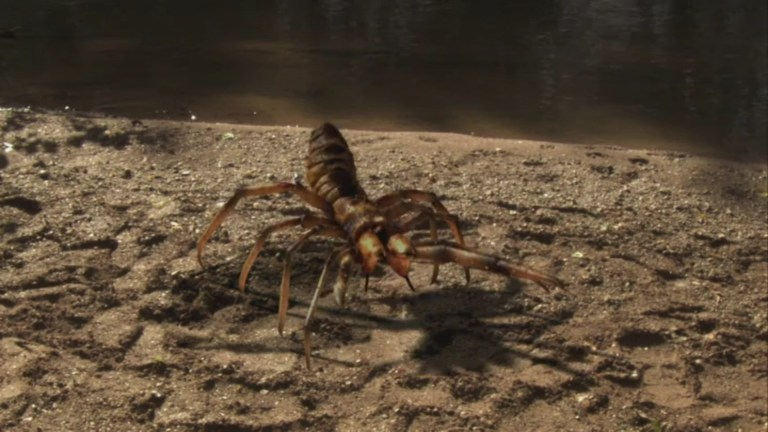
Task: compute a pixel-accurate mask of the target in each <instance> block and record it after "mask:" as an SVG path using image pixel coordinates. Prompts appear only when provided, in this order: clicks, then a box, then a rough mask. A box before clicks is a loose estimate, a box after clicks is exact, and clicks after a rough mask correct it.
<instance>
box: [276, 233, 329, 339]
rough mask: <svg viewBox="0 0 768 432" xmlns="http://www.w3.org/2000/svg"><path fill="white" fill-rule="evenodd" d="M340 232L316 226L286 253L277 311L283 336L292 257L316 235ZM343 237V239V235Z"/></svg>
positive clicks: (279, 330)
mask: <svg viewBox="0 0 768 432" xmlns="http://www.w3.org/2000/svg"><path fill="white" fill-rule="evenodd" d="M339 233H340V230H339V229H338V228H336V227H319V226H316V227H314V228H312V229H310V230H309V231H307V232H305V233H304V234H302V236H301V237H299V239H298V240H296V242H294V243H293V244H292V245H291V247H289V248H288V250H287V251H286V252H285V261H284V263H283V278H282V281H281V282H280V300H279V302H278V309H277V331H278V333H280V334H281V335H282V334H283V329H284V328H285V318H286V316H287V314H288V299H289V297H290V291H291V288H290V287H291V257H292V256H293V254H294V253H295V252H297V251H298V250H299V249H300V248H301V247H302V246H303V245H304V243H306V241H307V240H309V239H310V238H311V237H313V236H316V235H324V236H330V237H337V236H338V234H339ZM341 234H342V237H343V233H341Z"/></svg>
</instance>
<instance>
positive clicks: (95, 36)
mask: <svg viewBox="0 0 768 432" xmlns="http://www.w3.org/2000/svg"><path fill="white" fill-rule="evenodd" d="M2 30H12V35H13V36H15V38H14V39H2V40H0V104H2V105H32V106H37V107H44V108H53V109H63V108H64V107H70V109H77V110H83V111H97V112H104V113H108V114H117V115H126V116H134V117H162V118H173V119H176V118H191V116H192V115H194V116H195V117H196V118H197V119H199V120H205V121H224V122H241V123H253V124H277V125H288V124H291V125H296V124H298V125H302V126H313V125H316V124H317V123H318V122H320V121H323V120H332V121H334V122H336V123H338V125H339V126H341V127H343V128H360V129H363V128H364V129H376V130H433V131H452V132H461V133H474V134H476V135H483V136H493V137H507V138H528V139H543V140H554V141H563V142H579V143H607V144H615V145H622V146H631V147H663V148H669V149H679V150H684V151H693V152H697V153H705V154H721V155H726V156H733V157H739V158H744V157H750V156H751V157H755V156H756V155H757V156H761V155H764V154H765V152H766V117H767V115H766V100H767V99H768V97H767V94H768V91H767V90H766V3H765V2H764V1H747V0H739V1H732V2H690V1H672V0H668V1H654V2H651V1H647V0H635V1H629V0H611V1H608V0H603V1H589V0H571V1H556V0H549V1H519V2H509V1H486V2H473V1H468V0H467V1H458V0H446V1H423V0H422V1H403V0H387V1H383V0H378V1H366V2H353V1H340V0H335V1H333V0H325V1H321V0H318V1H309V0H293V1H275V0H272V1H230V2H216V3H211V2H204V1H189V0H188V1H178V0H166V1H161V0H154V1H149V0H134V1H117V0H114V1H105V0H101V1H100V0H91V1H78V0H71V1H60V0H56V1H54V0H27V1H24V2H20V1H8V0H0V31H2Z"/></svg>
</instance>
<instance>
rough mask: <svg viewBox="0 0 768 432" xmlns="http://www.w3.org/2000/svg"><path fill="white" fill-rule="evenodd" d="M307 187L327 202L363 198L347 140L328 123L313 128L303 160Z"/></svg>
mask: <svg viewBox="0 0 768 432" xmlns="http://www.w3.org/2000/svg"><path fill="white" fill-rule="evenodd" d="M305 165H306V170H307V173H306V176H307V182H308V183H309V187H310V188H311V189H312V190H313V191H314V192H315V193H316V194H318V195H320V196H321V197H322V198H323V199H324V200H325V201H326V202H328V203H330V204H333V203H335V202H336V200H338V199H339V198H342V197H355V198H361V199H365V198H366V195H365V192H364V191H363V188H362V187H360V184H359V183H358V181H357V170H356V169H355V161H354V159H353V158H352V153H351V152H350V151H349V145H348V144H347V141H346V140H345V139H344V137H343V136H341V132H339V130H338V129H336V127H335V126H333V125H332V124H330V123H324V124H323V125H322V126H320V127H319V128H317V129H315V130H313V131H312V136H311V137H310V139H309V154H308V155H307V158H306V160H305Z"/></svg>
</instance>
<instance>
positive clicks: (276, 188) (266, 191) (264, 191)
mask: <svg viewBox="0 0 768 432" xmlns="http://www.w3.org/2000/svg"><path fill="white" fill-rule="evenodd" d="M283 192H290V193H293V194H296V195H298V197H299V198H301V199H302V200H304V202H306V203H307V204H309V205H311V206H312V207H315V208H318V209H320V210H322V211H323V213H324V214H326V215H332V214H333V209H332V208H331V205H330V204H328V203H327V202H325V200H323V199H322V198H321V197H320V196H318V195H317V194H315V193H314V192H312V191H310V190H309V189H307V188H306V187H304V186H302V185H299V184H295V183H275V184H272V185H266V186H255V187H247V188H240V189H237V190H236V191H235V194H234V195H232V198H230V199H229V201H227V203H226V204H224V207H222V208H221V210H219V212H218V213H217V214H216V216H215V217H214V218H213V221H211V224H210V225H208V229H206V230H205V232H204V233H203V235H202V236H200V240H199V241H198V242H197V261H198V262H199V263H200V266H201V267H202V265H203V261H202V256H203V250H204V249H205V245H206V244H207V243H208V240H210V238H211V236H213V233H214V231H216V229H217V228H218V227H219V225H221V223H222V222H223V221H224V219H225V218H226V217H227V216H228V215H229V213H231V212H232V210H233V209H234V208H235V206H236V205H237V203H238V202H239V201H240V200H241V199H243V198H244V197H251V196H260V195H270V194H276V193H283Z"/></svg>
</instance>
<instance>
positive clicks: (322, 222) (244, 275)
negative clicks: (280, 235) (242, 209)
mask: <svg viewBox="0 0 768 432" xmlns="http://www.w3.org/2000/svg"><path fill="white" fill-rule="evenodd" d="M297 226H301V227H302V228H315V227H323V228H327V229H328V231H327V233H326V235H328V236H330V237H336V238H342V239H343V238H344V231H342V230H341V229H340V228H336V222H334V221H332V220H330V219H326V218H324V217H318V216H312V215H305V216H302V217H297V218H292V219H286V220H284V221H282V222H278V223H276V224H274V225H270V226H268V227H266V228H265V229H264V230H263V231H262V232H261V233H260V234H259V238H258V239H257V240H256V244H255V245H253V248H252V249H251V252H250V253H249V254H248V258H246V260H245V262H244V263H243V268H242V270H241V271H240V279H239V281H238V283H237V287H238V288H240V291H244V290H245V282H246V280H247V279H248V273H249V272H250V270H251V267H253V263H254V262H255V261H256V258H258V256H259V253H260V252H261V249H262V248H263V247H264V243H266V241H267V238H268V237H269V236H270V235H271V234H272V233H274V232H279V231H284V230H287V229H290V228H293V227H297ZM334 228H335V229H336V231H335V232H334V231H333V229H334Z"/></svg>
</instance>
